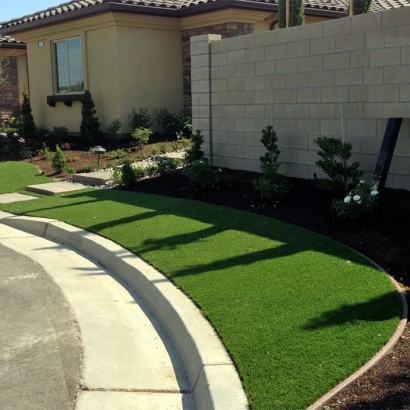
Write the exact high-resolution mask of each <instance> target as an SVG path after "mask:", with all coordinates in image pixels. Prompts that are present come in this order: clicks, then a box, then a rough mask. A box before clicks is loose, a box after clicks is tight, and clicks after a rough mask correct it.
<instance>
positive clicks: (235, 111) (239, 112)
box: [228, 105, 246, 118]
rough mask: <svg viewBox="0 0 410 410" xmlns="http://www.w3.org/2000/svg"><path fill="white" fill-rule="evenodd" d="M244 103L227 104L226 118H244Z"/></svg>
mask: <svg viewBox="0 0 410 410" xmlns="http://www.w3.org/2000/svg"><path fill="white" fill-rule="evenodd" d="M245 116H246V105H229V106H228V118H245Z"/></svg>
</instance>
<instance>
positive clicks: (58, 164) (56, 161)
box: [51, 145, 67, 173]
mask: <svg viewBox="0 0 410 410" xmlns="http://www.w3.org/2000/svg"><path fill="white" fill-rule="evenodd" d="M51 166H52V168H53V169H54V171H56V172H58V173H60V172H62V171H64V169H65V168H66V167H67V160H66V157H65V155H64V153H63V151H61V149H60V147H59V146H58V145H56V153H55V154H54V157H53V159H52V163H51Z"/></svg>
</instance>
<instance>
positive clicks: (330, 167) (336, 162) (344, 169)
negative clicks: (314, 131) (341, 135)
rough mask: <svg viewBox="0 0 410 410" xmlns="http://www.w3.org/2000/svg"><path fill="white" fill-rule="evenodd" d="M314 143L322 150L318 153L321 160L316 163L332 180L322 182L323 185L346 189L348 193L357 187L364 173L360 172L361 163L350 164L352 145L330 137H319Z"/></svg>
mask: <svg viewBox="0 0 410 410" xmlns="http://www.w3.org/2000/svg"><path fill="white" fill-rule="evenodd" d="M314 142H315V144H317V145H318V146H319V148H320V149H321V151H319V152H318V153H317V154H318V155H319V157H321V159H319V160H317V161H316V162H315V163H316V165H317V166H318V167H320V168H321V169H322V170H323V171H324V172H325V173H326V174H327V175H328V176H329V178H330V180H322V183H323V184H324V185H328V186H331V187H334V188H341V189H344V190H345V191H346V193H349V191H350V186H351V185H356V184H357V183H358V182H359V179H360V177H361V176H362V175H363V174H364V172H363V171H360V170H359V167H360V162H353V163H352V164H351V165H349V164H348V161H349V159H350V157H351V156H352V148H353V147H352V144H349V143H347V142H342V140H340V139H338V138H328V137H318V138H317V139H315V140H314Z"/></svg>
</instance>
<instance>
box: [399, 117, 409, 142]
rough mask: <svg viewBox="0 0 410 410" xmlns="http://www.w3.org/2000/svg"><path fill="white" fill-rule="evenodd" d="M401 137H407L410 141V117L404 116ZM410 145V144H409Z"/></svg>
mask: <svg viewBox="0 0 410 410" xmlns="http://www.w3.org/2000/svg"><path fill="white" fill-rule="evenodd" d="M399 139H400V140H402V139H407V140H408V142H409V143H410V119H409V118H403V122H402V123H401V127H400V132H399ZM409 147H410V146H409Z"/></svg>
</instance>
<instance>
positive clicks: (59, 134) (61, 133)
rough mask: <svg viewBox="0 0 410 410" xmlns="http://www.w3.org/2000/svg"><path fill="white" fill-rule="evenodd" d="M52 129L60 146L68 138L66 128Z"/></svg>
mask: <svg viewBox="0 0 410 410" xmlns="http://www.w3.org/2000/svg"><path fill="white" fill-rule="evenodd" d="M53 129H54V136H55V137H56V139H57V142H58V144H61V141H63V140H65V139H66V138H67V136H68V129H67V128H66V127H54V128H53Z"/></svg>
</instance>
